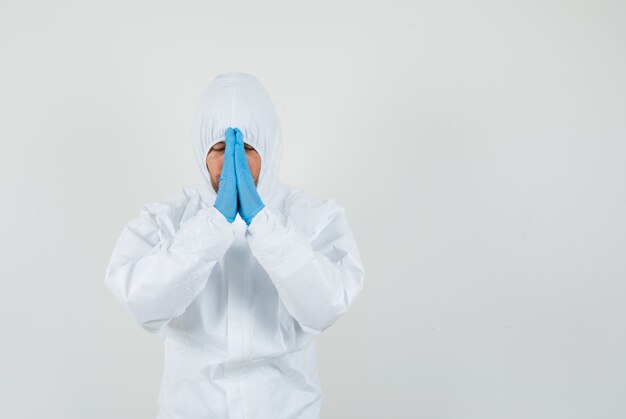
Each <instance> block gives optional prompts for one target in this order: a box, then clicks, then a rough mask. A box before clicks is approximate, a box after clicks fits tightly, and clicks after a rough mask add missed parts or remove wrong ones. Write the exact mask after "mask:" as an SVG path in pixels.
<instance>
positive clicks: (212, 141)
mask: <svg viewBox="0 0 626 419" xmlns="http://www.w3.org/2000/svg"><path fill="white" fill-rule="evenodd" d="M192 143H193V149H194V154H195V160H196V161H197V163H198V167H199V169H200V175H201V176H200V179H201V180H200V182H199V183H197V184H195V185H193V186H187V187H184V188H182V190H181V191H180V192H179V193H178V194H176V195H175V196H172V197H170V198H168V199H165V200H162V201H160V202H153V203H149V204H146V205H145V206H144V207H143V208H142V210H141V212H140V215H139V216H138V217H137V218H135V219H133V220H131V221H129V222H128V223H127V224H126V225H125V226H124V228H123V230H122V232H121V234H120V237H119V239H118V241H117V243H116V245H115V248H114V250H113V255H112V257H111V260H110V262H109V265H108V267H107V270H106V279H105V283H106V285H107V286H108V288H109V289H110V290H111V291H112V292H113V294H114V295H115V297H116V298H117V299H119V300H120V301H121V302H122V303H123V304H124V306H125V307H127V309H128V310H129V311H130V313H132V315H133V316H134V317H135V318H136V320H137V321H138V323H139V324H140V325H141V326H142V327H143V328H144V329H145V330H147V331H149V332H152V333H157V334H159V335H160V336H162V338H163V341H164V345H165V366H164V371H163V380H162V383H161V390H160V394H159V416H158V419H201V418H212V419H218V418H220V419H222V418H223V419H226V418H228V419H235V418H237V419H318V418H319V415H320V407H321V402H322V398H323V395H322V392H321V388H320V381H319V377H318V375H317V368H316V358H315V338H316V336H317V335H318V334H319V333H320V332H322V331H323V330H325V329H326V328H328V327H330V326H331V325H332V324H333V323H334V322H335V321H337V319H338V318H339V317H340V316H342V315H343V314H345V313H346V311H347V310H348V308H349V307H350V305H351V304H352V303H353V302H354V300H355V298H356V297H357V295H358V294H359V292H360V291H361V289H362V287H363V277H364V270H363V266H362V263H361V259H360V256H359V252H358V249H357V245H356V243H355V239H354V236H353V234H352V231H351V229H350V226H349V224H348V221H347V219H346V213H345V210H344V209H343V208H342V207H341V206H340V205H338V204H337V203H336V202H335V201H333V200H332V199H326V200H320V199H317V198H315V197H314V196H312V195H310V194H309V193H307V192H305V191H304V190H302V189H300V188H296V187H293V186H289V185H286V184H283V183H280V182H279V180H278V174H279V166H280V160H281V156H282V143H281V130H280V124H279V121H278V117H277V115H276V111H275V108H274V104H273V103H272V101H271V99H270V97H269V96H268V94H267V92H266V91H265V89H264V88H263V87H262V86H261V84H260V83H259V82H258V80H257V79H256V78H254V77H253V76H251V75H248V74H243V73H230V74H223V75H220V76H218V77H217V78H216V79H215V80H214V81H213V82H212V83H211V85H210V86H209V87H208V88H207V90H206V91H205V92H204V94H203V95H202V97H201V99H200V102H199V104H198V107H197V110H196V113H195V115H194V120H193V128H192Z"/></svg>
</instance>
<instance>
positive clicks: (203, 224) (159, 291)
mask: <svg viewBox="0 0 626 419" xmlns="http://www.w3.org/2000/svg"><path fill="white" fill-rule="evenodd" d="M158 221H159V222H158V223H157V221H156V219H155V216H154V214H152V213H151V212H150V211H149V210H148V207H147V206H144V208H142V210H141V213H140V215H139V216H138V217H137V218H135V219H133V220H131V221H129V222H128V223H127V224H126V225H125V226H124V228H123V229H122V232H121V234H120V236H119V238H118V240H117V243H116V245H115V248H114V250H113V255H112V256H111V259H110V262H109V264H108V267H107V269H106V277H105V284H106V286H107V287H108V288H109V289H110V290H111V291H112V292H113V294H114V295H115V297H116V298H117V299H118V300H119V301H121V302H122V303H123V304H124V306H125V307H126V308H127V309H129V310H130V312H131V313H132V314H133V315H134V317H135V318H136V320H137V321H138V322H139V324H140V325H141V327H142V328H143V329H145V330H147V331H149V332H151V333H157V334H162V330H163V328H164V326H165V325H166V324H167V323H168V322H169V321H170V320H172V319H173V318H175V317H178V316H180V315H181V314H182V313H183V312H184V311H185V309H186V308H187V307H188V306H189V305H190V304H191V303H192V302H193V300H194V299H195V298H196V296H197V295H198V294H199V293H200V291H201V290H202V289H203V288H204V287H205V285H206V281H207V279H208V277H209V274H210V272H211V270H212V269H213V268H214V267H215V265H216V264H217V262H218V261H219V260H220V259H221V257H222V256H223V255H224V253H225V252H226V251H227V250H228V248H229V247H230V245H231V243H232V241H233V240H234V231H233V226H232V224H230V223H229V222H228V221H227V220H226V218H225V217H224V216H223V215H222V214H221V213H220V212H219V211H218V210H217V209H216V208H214V207H208V208H202V209H200V210H199V211H198V212H197V213H196V214H195V215H193V216H192V217H190V218H189V219H187V220H186V221H185V222H184V223H182V224H181V225H180V226H179V227H176V226H177V222H176V220H174V219H173V217H172V216H171V215H168V216H166V217H165V218H164V217H163V215H161V218H160V219H159V220H158ZM163 226H166V227H163Z"/></svg>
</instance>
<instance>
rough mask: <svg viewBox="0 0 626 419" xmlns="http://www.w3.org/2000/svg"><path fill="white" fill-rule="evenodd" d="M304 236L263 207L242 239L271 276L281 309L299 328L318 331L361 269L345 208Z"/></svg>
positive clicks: (356, 283) (343, 305) (340, 308)
mask: <svg viewBox="0 0 626 419" xmlns="http://www.w3.org/2000/svg"><path fill="white" fill-rule="evenodd" d="M321 224H322V225H321V226H320V228H319V230H318V231H319V233H318V234H316V236H315V237H314V238H313V239H312V240H310V241H309V240H307V239H305V237H304V236H303V235H302V234H301V233H300V232H299V231H298V230H297V229H296V228H295V226H294V224H293V220H291V219H289V218H288V217H287V216H285V215H284V214H282V213H281V212H279V211H276V210H274V209H272V208H270V207H267V206H266V207H265V208H264V209H263V210H261V212H259V213H258V214H257V215H256V217H255V218H254V219H253V220H252V223H251V224H250V226H249V227H248V229H247V231H246V239H247V240H248V243H249V245H250V248H251V250H252V253H253V254H254V256H255V257H256V258H257V260H258V261H259V263H260V264H261V265H262V266H263V268H264V269H265V271H266V272H267V273H268V274H269V276H270V277H271V279H272V281H273V283H274V285H275V286H276V289H277V292H278V294H279V296H280V298H281V301H282V302H283V304H284V305H285V308H286V309H287V310H288V311H289V313H290V314H291V315H292V317H294V318H295V319H296V320H297V321H298V323H299V324H300V326H301V327H302V329H303V330H304V331H306V332H308V333H312V334H319V333H321V332H322V331H323V330H325V329H326V328H328V327H330V326H331V325H332V324H333V323H334V322H335V321H337V319H338V318H339V317H340V316H342V315H343V314H345V313H346V312H347V311H348V308H349V307H350V305H351V304H352V302H353V301H354V300H355V298H356V297H357V295H358V294H359V293H360V291H361V289H362V287H363V277H364V269H363V265H362V263H361V258H360V256H359V252H358V249H357V245H356V242H355V239H354V236H353V234H352V231H351V229H350V226H349V224H348V221H347V219H346V214H345V210H344V209H343V208H341V207H340V206H338V205H336V211H334V212H333V214H332V215H331V216H329V217H328V218H327V219H324V220H323V221H322V222H321Z"/></svg>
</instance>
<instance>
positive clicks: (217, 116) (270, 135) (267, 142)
mask: <svg viewBox="0 0 626 419" xmlns="http://www.w3.org/2000/svg"><path fill="white" fill-rule="evenodd" d="M229 127H232V128H239V130H241V132H242V133H243V141H244V142H245V143H248V144H250V145H251V146H252V147H254V148H255V149H256V151H257V152H258V153H259V155H260V157H261V171H260V173H259V179H258V182H257V191H258V193H259V195H260V197H261V199H262V200H263V202H264V203H271V202H272V201H273V198H274V197H276V195H278V187H279V179H278V177H279V176H278V175H279V169H280V162H281V159H282V138H281V127H280V122H279V120H278V115H277V114H276V109H275V107H274V103H273V101H272V99H271V98H270V96H269V94H268V93H267V91H266V90H265V88H264V87H263V86H262V85H261V83H260V82H259V81H258V80H257V79H256V77H254V76H253V75H251V74H246V73H234V72H233V73H225V74H220V75H219V76H217V77H216V78H215V79H214V80H213V81H212V82H211V84H209V86H208V87H207V88H206V90H205V91H204V93H203V94H202V96H201V97H200V100H199V102H198V104H197V106H196V110H195V112H194V116H193V121H192V131H191V142H192V148H193V153H194V158H195V160H196V163H197V166H198V169H199V170H200V182H199V183H200V185H199V186H200V195H201V196H202V198H203V200H204V202H205V203H206V205H209V206H210V205H213V203H214V202H215V197H216V195H217V194H216V192H215V190H214V189H213V186H211V178H210V176H209V171H208V169H207V167H206V155H207V153H208V152H209V150H210V149H211V147H213V145H214V144H215V143H218V142H220V141H225V140H226V130H227V129H228V128H229Z"/></svg>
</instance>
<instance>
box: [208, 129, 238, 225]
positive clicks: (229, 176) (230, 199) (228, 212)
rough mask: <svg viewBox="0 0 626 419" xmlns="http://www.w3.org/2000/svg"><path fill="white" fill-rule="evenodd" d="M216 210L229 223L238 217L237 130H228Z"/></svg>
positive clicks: (215, 204) (215, 205)
mask: <svg viewBox="0 0 626 419" xmlns="http://www.w3.org/2000/svg"><path fill="white" fill-rule="evenodd" d="M213 206H214V207H215V208H217V209H218V210H219V212H221V213H222V214H223V215H224V217H226V219H227V220H228V222H229V223H232V222H233V221H235V217H236V216H237V175H236V173H235V130H234V129H233V128H228V129H227V130H226V147H225V149H224V162H223V163H222V173H221V174H220V182H219V188H218V189H217V196H216V198H215V203H214V204H213Z"/></svg>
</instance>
